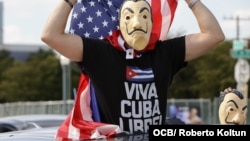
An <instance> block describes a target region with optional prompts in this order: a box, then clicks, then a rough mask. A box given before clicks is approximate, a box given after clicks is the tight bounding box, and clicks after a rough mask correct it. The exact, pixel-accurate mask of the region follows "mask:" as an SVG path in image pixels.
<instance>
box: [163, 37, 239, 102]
mask: <svg viewBox="0 0 250 141" xmlns="http://www.w3.org/2000/svg"><path fill="white" fill-rule="evenodd" d="M231 48H232V43H231V42H230V41H225V42H223V43H221V44H219V45H218V46H217V47H216V48H215V49H213V50H212V51H210V52H209V53H208V54H206V55H204V56H202V57H200V58H198V59H196V60H194V61H192V62H190V63H189V64H188V66H187V67H186V68H184V69H183V70H181V71H180V72H179V73H178V74H177V75H176V76H175V79H174V81H173V83H172V86H171V88H170V90H169V95H168V97H170V98H214V97H218V96H219V93H220V91H223V90H224V89H225V88H227V87H233V88H235V87H236V82H235V80H234V65H235V63H236V61H237V59H234V58H232V57H231V56H230V49H231Z"/></svg>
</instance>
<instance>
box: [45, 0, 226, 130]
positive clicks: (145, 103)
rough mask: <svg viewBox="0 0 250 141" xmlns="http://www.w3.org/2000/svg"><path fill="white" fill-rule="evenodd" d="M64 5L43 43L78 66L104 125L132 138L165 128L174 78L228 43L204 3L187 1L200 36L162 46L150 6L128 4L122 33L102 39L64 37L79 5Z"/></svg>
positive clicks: (136, 1) (133, 0)
mask: <svg viewBox="0 0 250 141" xmlns="http://www.w3.org/2000/svg"><path fill="white" fill-rule="evenodd" d="M65 1H66V2H65ZM65 1H60V2H59V4H58V5H57V7H56V8H55V9H54V11H53V12H52V14H51V15H50V16H49V18H48V21H47V23H46V24H45V26H44V29H43V32H42V35H41V39H42V41H43V42H45V43H46V44H47V45H48V46H50V47H51V48H53V49H55V50H56V51H58V52H59V53H61V54H62V55H64V56H65V57H67V58H69V59H70V60H72V61H75V62H77V63H79V64H80V69H81V70H82V71H83V72H84V73H86V74H87V75H88V76H89V78H90V79H91V80H92V83H93V86H94V89H95V92H96V99H97V103H98V105H99V109H100V118H101V122H102V123H109V124H113V125H117V126H118V127H119V129H121V131H123V132H126V133H128V134H137V133H147V132H148V129H149V126H150V125H163V124H164V123H165V120H164V119H166V99H167V92H168V88H169V86H170V84H171V81H172V79H173V77H174V75H175V74H176V73H178V71H179V70H180V69H182V68H183V67H185V66H186V65H187V63H188V62H189V61H192V60H194V59H196V58H198V57H200V56H202V55H204V54H205V53H207V52H208V51H210V50H211V49H213V48H214V47H215V46H216V45H217V44H219V43H220V42H222V41H223V40H224V38H225V36H224V33H223V32H222V30H221V27H220V25H219V23H218V21H217V20H216V18H215V16H214V15H213V14H212V12H211V11H210V10H209V9H208V8H207V7H206V6H205V5H204V4H203V3H202V2H201V1H200V0H186V2H187V4H188V6H189V8H190V9H191V10H192V12H193V14H194V16H195V17H196V20H197V22H198V25H199V27H200V32H199V33H194V34H189V35H185V36H180V37H176V38H172V39H167V40H163V41H160V40H158V37H157V36H156V35H155V34H153V33H152V32H151V31H152V23H153V20H152V15H151V12H152V11H151V7H150V5H149V3H148V2H147V1H145V0H125V1H124V3H123V4H122V5H121V8H120V9H119V10H120V11H119V30H117V31H114V32H113V33H112V35H111V36H109V37H107V38H105V39H103V40H98V39H91V38H85V37H81V36H79V35H72V34H68V33H65V27H66V23H67V19H68V16H69V14H70V11H71V6H72V5H73V4H75V3H76V0H71V1H70V0H65ZM86 112H87V111H86ZM89 115H91V114H90V113H89Z"/></svg>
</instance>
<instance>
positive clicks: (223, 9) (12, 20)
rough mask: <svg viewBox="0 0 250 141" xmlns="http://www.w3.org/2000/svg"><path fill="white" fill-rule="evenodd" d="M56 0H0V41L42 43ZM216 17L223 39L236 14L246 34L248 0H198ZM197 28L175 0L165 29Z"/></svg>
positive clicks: (232, 29)
mask: <svg viewBox="0 0 250 141" xmlns="http://www.w3.org/2000/svg"><path fill="white" fill-rule="evenodd" d="M59 1H60V0H0V2H3V42H4V44H38V45H40V44H41V45H45V44H44V43H43V42H42V41H41V39H40V35H41V32H42V29H43V26H44V24H45V22H46V20H47V18H48V16H49V14H50V12H51V11H52V10H53V8H54V7H55V6H56V4H57V3H58V2H59ZM202 2H203V3H204V4H205V5H206V6H207V7H208V8H209V9H210V10H211V11H212V13H213V14H214V15H215V17H216V18H217V19H218V21H219V23H220V25H221V27H222V30H223V31H224V33H225V36H226V39H236V37H237V34H236V31H237V28H236V27H237V24H236V17H237V16H238V17H239V19H240V20H239V33H240V34H239V38H240V39H246V38H248V39H249V38H250V2H249V0H202ZM195 32H199V28H198V25H197V23H196V20H195V18H194V16H193V14H192V12H191V10H190V9H189V8H188V6H187V4H186V3H185V1H184V0H179V3H178V7H177V9H176V13H175V19H174V21H173V23H172V26H171V28H170V31H169V33H170V34H172V35H177V33H178V34H180V33H181V34H189V33H195Z"/></svg>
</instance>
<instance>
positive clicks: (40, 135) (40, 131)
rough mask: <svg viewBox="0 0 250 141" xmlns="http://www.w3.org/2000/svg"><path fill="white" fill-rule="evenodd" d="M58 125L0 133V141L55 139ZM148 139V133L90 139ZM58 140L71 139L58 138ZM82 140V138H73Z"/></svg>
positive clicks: (67, 140) (45, 140) (104, 140)
mask: <svg viewBox="0 0 250 141" xmlns="http://www.w3.org/2000/svg"><path fill="white" fill-rule="evenodd" d="M57 129H58V127H45V128H36V129H32V130H20V131H13V132H6V133H0V141H56V139H55V135H56V131H57ZM115 140H118V141H149V139H148V134H140V135H123V136H119V137H116V138H110V139H96V140H94V139H92V140H91V141H115ZM60 141H72V140H69V139H60ZM74 141H82V140H74Z"/></svg>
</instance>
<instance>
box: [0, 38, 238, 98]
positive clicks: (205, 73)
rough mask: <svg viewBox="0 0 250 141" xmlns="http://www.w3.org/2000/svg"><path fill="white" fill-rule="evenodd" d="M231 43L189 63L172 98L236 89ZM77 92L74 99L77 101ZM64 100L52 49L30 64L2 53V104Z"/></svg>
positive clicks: (74, 76)
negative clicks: (228, 88) (230, 88)
mask: <svg viewBox="0 0 250 141" xmlns="http://www.w3.org/2000/svg"><path fill="white" fill-rule="evenodd" d="M231 48H232V42H231V41H225V42H223V43H221V44H219V45H218V46H217V47H215V49H213V50H212V51H210V52H209V53H208V54H206V55H204V56H202V57H200V58H198V59H196V60H194V61H192V62H189V64H188V66H187V67H186V68H184V69H182V70H181V71H180V72H178V73H177V75H176V76H175V77H174V79H173V81H172V84H171V86H170V89H169V93H168V98H214V97H218V95H219V92H220V91H222V90H224V89H225V88H227V87H233V88H235V87H236V82H235V80H234V65H235V63H236V61H237V59H233V58H232V57H231V56H230V49H231ZM70 66H71V88H72V89H73V88H76V89H77V86H78V81H79V76H80V69H79V67H78V66H77V65H76V64H75V63H74V62H73V63H71V65H70ZM73 98H74V97H73V90H72V94H71V99H73ZM61 99H62V68H61V65H60V62H59V59H58V58H57V57H56V55H55V54H54V52H53V51H52V50H49V51H44V50H39V51H38V52H36V53H33V54H31V55H30V57H29V58H28V60H27V61H26V62H19V61H17V60H13V59H12V58H11V57H10V54H9V52H7V51H0V103H3V102H16V101H41V100H61Z"/></svg>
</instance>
